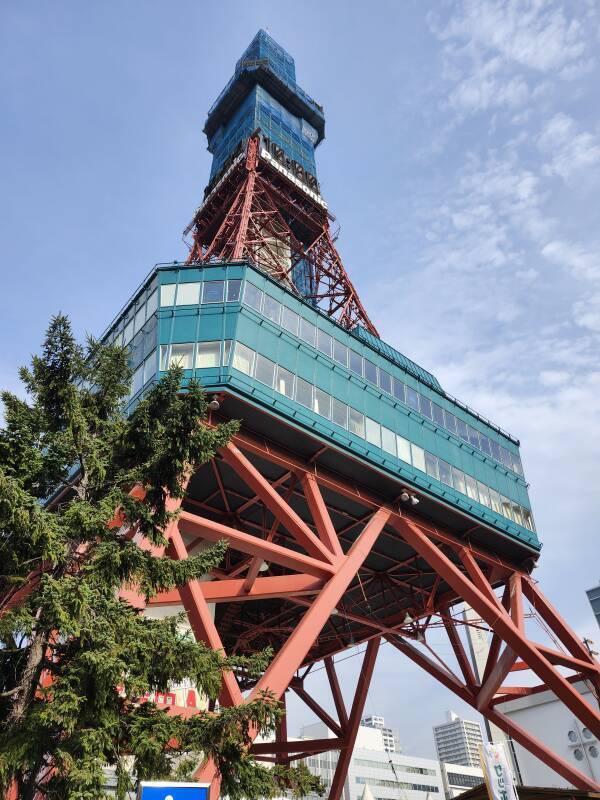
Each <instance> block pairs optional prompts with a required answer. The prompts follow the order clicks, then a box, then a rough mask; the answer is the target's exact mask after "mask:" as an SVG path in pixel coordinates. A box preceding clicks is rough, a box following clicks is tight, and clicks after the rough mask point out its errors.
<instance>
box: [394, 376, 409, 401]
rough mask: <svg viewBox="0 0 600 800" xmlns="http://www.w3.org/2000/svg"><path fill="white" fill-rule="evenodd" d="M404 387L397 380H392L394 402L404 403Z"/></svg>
mask: <svg viewBox="0 0 600 800" xmlns="http://www.w3.org/2000/svg"><path fill="white" fill-rule="evenodd" d="M405 389H406V387H405V386H404V384H403V383H402V381H399V380H398V378H394V397H395V398H396V400H400V401H401V402H402V403H406V392H405Z"/></svg>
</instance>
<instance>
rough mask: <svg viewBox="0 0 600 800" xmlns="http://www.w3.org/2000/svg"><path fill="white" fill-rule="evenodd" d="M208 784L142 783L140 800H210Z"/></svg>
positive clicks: (139, 794) (139, 792)
mask: <svg viewBox="0 0 600 800" xmlns="http://www.w3.org/2000/svg"><path fill="white" fill-rule="evenodd" d="M208 789H209V784H208V783H177V782H176V781H175V782H174V781H142V782H141V784H140V788H139V791H138V800H208Z"/></svg>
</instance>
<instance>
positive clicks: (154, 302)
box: [146, 289, 158, 319]
mask: <svg viewBox="0 0 600 800" xmlns="http://www.w3.org/2000/svg"><path fill="white" fill-rule="evenodd" d="M157 306H158V290H157V289H155V290H154V291H153V292H152V294H151V295H150V297H149V298H148V302H147V303H146V319H149V318H150V317H151V316H152V314H154V312H155V311H156V308H157Z"/></svg>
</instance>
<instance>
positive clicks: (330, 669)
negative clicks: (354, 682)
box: [324, 656, 348, 728]
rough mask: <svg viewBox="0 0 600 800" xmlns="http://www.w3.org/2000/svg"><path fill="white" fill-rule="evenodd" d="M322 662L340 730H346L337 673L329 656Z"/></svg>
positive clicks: (345, 715)
mask: <svg viewBox="0 0 600 800" xmlns="http://www.w3.org/2000/svg"><path fill="white" fill-rule="evenodd" d="M324 661H325V670H326V672H327V679H328V681H329V686H330V688H331V694H332V696H333V702H334V703H335V710H336V711H337V715H338V719H339V721H340V725H341V726H342V728H346V727H347V726H348V713H347V711H346V705H345V703H344V698H343V696H342V690H341V689H340V684H339V681H338V676H337V672H336V671H335V663H334V661H333V658H332V657H331V656H327V657H326V658H325V659H324Z"/></svg>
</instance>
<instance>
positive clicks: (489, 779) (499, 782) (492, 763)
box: [479, 742, 519, 800]
mask: <svg viewBox="0 0 600 800" xmlns="http://www.w3.org/2000/svg"><path fill="white" fill-rule="evenodd" d="M479 758H480V760H481V768H482V770H483V774H484V776H485V784H486V786H487V790H488V795H489V798H490V800H519V797H518V795H517V792H516V789H515V783H514V778H513V774H512V770H511V768H510V765H509V763H508V759H507V757H506V753H505V751H504V747H503V746H502V745H501V744H492V743H491V742H485V743H484V744H480V745H479Z"/></svg>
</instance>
